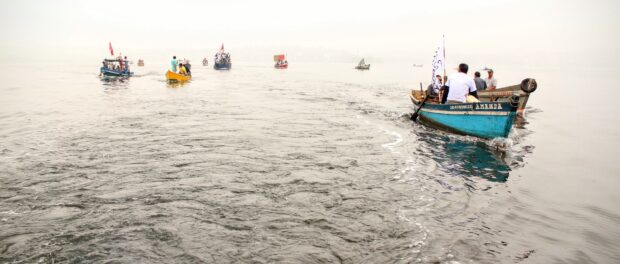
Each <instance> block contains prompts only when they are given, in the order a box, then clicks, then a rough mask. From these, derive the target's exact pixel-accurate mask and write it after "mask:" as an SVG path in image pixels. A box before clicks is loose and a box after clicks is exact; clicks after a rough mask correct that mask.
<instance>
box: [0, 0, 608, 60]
mask: <svg viewBox="0 0 620 264" xmlns="http://www.w3.org/2000/svg"><path fill="white" fill-rule="evenodd" d="M619 7H620V1H613V0H592V1H571V0H569V1H560V0H549V1H543V0H538V1H536V0H520V1H512V0H493V1H482V0H470V1H462V0H439V1H436V0H435V1H431V0H427V1H414V0H409V1H359V0H357V1H333V0H332V1H327V0H314V1H303V2H302V1H279V0H261V1H241V0H240V1H192V0H184V1H121V0H118V1H117V0H112V1H77V0H76V1H69V0H60V1H39V0H1V1H0V20H1V23H0V32H2V33H1V35H0V38H1V39H0V60H2V61H11V60H17V59H19V60H42V61H58V60H72V61H73V60H76V59H81V60H99V59H101V58H102V57H104V56H106V55H108V50H107V45H108V42H109V41H112V44H113V45H114V48H115V50H116V51H121V52H123V53H124V54H127V55H130V56H131V57H133V58H137V57H141V58H145V59H147V60H148V59H151V60H160V59H167V58H168V57H169V56H170V55H172V54H176V55H179V56H183V54H187V55H188V56H203V54H204V56H209V57H211V56H212V54H213V53H215V51H217V49H218V47H219V45H220V43H222V42H224V43H225V45H226V48H227V49H228V50H229V51H230V52H231V53H232V54H233V56H234V58H235V59H236V60H247V61H256V60H262V58H266V59H267V60H268V59H270V58H271V55H273V54H275V53H279V52H283V53H287V54H288V55H289V57H290V58H296V59H297V60H298V61H301V60H316V59H318V58H322V56H323V55H324V54H327V55H328V57H329V58H330V59H331V60H334V61H346V60H350V59H356V58H358V57H366V58H368V59H369V60H370V59H373V60H376V61H383V62H391V61H397V62H411V63H425V64H428V63H430V60H431V57H432V52H433V50H434V48H435V46H436V45H437V43H438V42H439V41H440V40H441V36H442V34H445V35H446V45H447V53H448V54H447V55H448V62H450V60H451V59H453V60H454V61H460V60H463V61H471V60H474V61H475V60H493V59H495V58H498V57H499V58H502V59H503V60H504V61H509V62H512V61H514V62H515V63H544V62H546V63H549V64H554V63H560V64H565V63H573V62H576V63H591V64H592V65H599V64H600V65H611V64H612V63H615V61H616V60H618V58H619V54H618V51H617V50H618V49H617V47H618V46H620V45H619V44H620V41H619V39H620V34H618V33H619V32H620V31H619V29H618V28H619V25H620V23H619V22H620V18H619V17H620V16H619V15H618V12H619V11H620V8H619ZM532 58H534V59H532Z"/></svg>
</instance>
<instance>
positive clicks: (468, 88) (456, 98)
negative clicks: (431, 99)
mask: <svg viewBox="0 0 620 264" xmlns="http://www.w3.org/2000/svg"><path fill="white" fill-rule="evenodd" d="M468 70H469V66H468V65H467V64H465V63H461V64H459V72H457V73H455V74H452V75H450V77H448V82H446V85H445V86H444V87H443V88H444V89H445V91H444V96H443V98H442V100H441V103H446V101H447V102H448V103H449V104H450V103H465V102H467V96H468V95H472V96H474V97H475V98H478V92H477V90H476V83H474V79H473V78H471V77H469V76H468V75H467V71H468Z"/></svg>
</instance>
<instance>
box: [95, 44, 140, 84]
mask: <svg viewBox="0 0 620 264" xmlns="http://www.w3.org/2000/svg"><path fill="white" fill-rule="evenodd" d="M109 49H110V55H112V56H114V49H113V48H112V42H110V44H109ZM126 58H127V57H125V58H123V57H122V56H118V57H117V58H110V59H103V62H102V64H103V65H102V66H101V68H99V75H100V76H108V77H130V76H132V75H133V72H131V71H130V69H129V61H128V60H127V59H126Z"/></svg>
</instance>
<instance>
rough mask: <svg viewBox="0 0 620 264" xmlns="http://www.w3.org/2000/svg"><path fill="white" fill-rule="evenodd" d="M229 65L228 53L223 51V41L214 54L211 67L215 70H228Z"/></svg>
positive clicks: (230, 63) (230, 65)
mask: <svg viewBox="0 0 620 264" xmlns="http://www.w3.org/2000/svg"><path fill="white" fill-rule="evenodd" d="M231 67H232V62H231V60H230V53H228V52H225V51H224V43H222V47H221V48H220V51H218V52H217V53H216V54H215V60H214V62H213V68H214V69H216V70H230V68H231Z"/></svg>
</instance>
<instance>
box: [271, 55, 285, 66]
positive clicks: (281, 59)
mask: <svg viewBox="0 0 620 264" xmlns="http://www.w3.org/2000/svg"><path fill="white" fill-rule="evenodd" d="M273 61H274V62H275V63H276V64H275V65H273V67H275V68H277V69H286V68H288V61H287V60H286V56H285V55H284V54H279V55H274V56H273Z"/></svg>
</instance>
